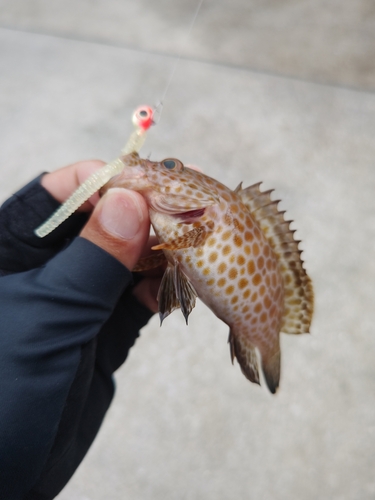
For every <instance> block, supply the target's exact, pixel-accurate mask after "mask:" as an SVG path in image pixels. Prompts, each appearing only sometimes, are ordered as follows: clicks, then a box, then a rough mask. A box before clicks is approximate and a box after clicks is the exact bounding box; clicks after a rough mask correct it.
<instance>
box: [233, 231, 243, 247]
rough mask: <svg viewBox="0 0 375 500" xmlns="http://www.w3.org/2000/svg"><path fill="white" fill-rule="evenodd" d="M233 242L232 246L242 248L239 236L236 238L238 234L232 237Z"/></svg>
mask: <svg viewBox="0 0 375 500" xmlns="http://www.w3.org/2000/svg"><path fill="white" fill-rule="evenodd" d="M233 241H234V244H235V245H236V246H238V247H241V246H242V238H241V236H238V234H235V235H234V238H233Z"/></svg>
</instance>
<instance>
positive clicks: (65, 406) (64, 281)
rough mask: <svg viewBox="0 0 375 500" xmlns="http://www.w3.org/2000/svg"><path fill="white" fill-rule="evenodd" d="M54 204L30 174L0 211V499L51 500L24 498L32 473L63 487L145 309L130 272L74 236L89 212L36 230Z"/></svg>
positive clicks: (90, 435) (108, 397)
mask: <svg viewBox="0 0 375 500" xmlns="http://www.w3.org/2000/svg"><path fill="white" fill-rule="evenodd" d="M56 205H57V202H55V200H53V198H52V197H50V196H49V195H48V193H47V192H46V191H45V190H44V189H43V188H41V186H40V185H39V183H38V182H37V181H34V182H33V183H31V184H30V185H28V186H27V187H26V188H24V189H23V190H21V191H20V192H18V193H17V194H16V195H14V196H13V197H12V198H11V199H10V200H9V201H8V202H6V203H5V204H4V205H3V207H2V209H1V210H0V268H1V269H2V270H3V276H2V277H1V278H0V314H1V316H0V497H1V498H7V499H13V498H14V499H18V498H20V499H24V498H52V497H53V495H52V494H51V496H48V495H46V496H45V497H44V496H43V495H42V494H41V495H39V496H38V495H36V496H33V494H30V496H26V493H27V492H29V491H30V490H31V489H32V488H33V487H34V486H35V485H38V480H39V484H41V485H42V486H41V489H43V488H44V487H45V486H44V485H45V484H47V486H46V488H47V489H48V487H50V490H51V491H52V490H53V489H54V488H55V490H54V491H55V493H57V492H58V491H59V490H60V489H61V488H62V487H63V486H64V484H65V483H66V482H67V480H68V479H69V477H70V476H71V475H72V473H73V472H74V470H75V468H76V467H77V465H78V464H79V462H80V460H81V459H82V457H83V456H84V454H85V453H86V451H87V449H88V447H89V446H90V444H91V442H92V440H93V438H94V436H95V434H96V432H97V429H98V427H99V426H100V423H101V421H102V419H103V416H104V414H105V411H106V410H107V408H108V405H109V402H110V400H111V398H112V394H113V386H112V383H111V375H112V373H113V371H114V370H115V369H117V368H118V366H120V364H121V363H122V362H123V361H124V359H125V358H126V356H127V352H128V349H129V347H130V346H131V345H132V344H133V343H134V340H135V338H136V336H137V334H138V329H139V328H140V327H141V326H143V325H144V324H146V323H147V321H148V319H149V317H150V316H151V313H150V311H148V310H147V309H145V308H144V307H143V306H141V305H140V304H139V303H138V302H137V301H136V300H135V299H134V298H133V297H132V296H131V294H130V292H129V289H127V287H128V286H129V284H130V283H131V281H132V275H131V273H130V272H129V271H128V270H127V269H126V268H125V267H124V266H123V265H122V264H121V263H120V262H118V261H117V260H116V259H114V258H113V257H112V256H110V255H109V254H108V253H106V252H105V251H104V250H102V249H100V248H99V247H97V246H96V245H94V244H92V243H90V242H89V241H87V240H85V239H83V238H79V237H78V238H74V235H75V234H76V233H77V232H78V231H79V229H80V227H81V226H82V224H83V223H84V221H85V216H79V215H78V216H75V217H74V216H73V218H72V220H70V221H67V222H66V223H65V224H64V225H63V226H61V228H59V231H58V232H56V233H55V234H54V233H52V234H51V235H50V237H49V238H48V237H47V238H46V239H43V240H40V239H38V238H37V237H36V236H35V235H34V233H33V229H35V227H37V226H38V225H39V224H40V223H41V222H43V221H44V219H45V218H46V217H47V216H48V215H50V213H51V211H52V210H54V209H55V208H56ZM51 209H52V210H51ZM46 212H48V213H46ZM62 248H63V249H62ZM122 322H124V323H125V324H124V325H123V326H122V327H121V328H120V324H121V323H122ZM124 330H129V331H130V333H129V334H127V335H126V334H125V332H124ZM90 364H91V365H92V366H86V365H90ZM82 374H85V376H84V377H83V376H82ZM82 379H84V383H83V382H82ZM64 457H65V458H64ZM66 457H68V458H69V461H68V462H69V463H67V460H66ZM50 470H52V471H53V474H55V476H56V477H53V474H52V476H51V474H50V473H49V472H48V471H50ZM51 477H52V482H51ZM51 488H52V489H51ZM56 488H57V489H56ZM55 493H54V494H55Z"/></svg>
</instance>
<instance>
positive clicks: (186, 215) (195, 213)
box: [173, 207, 206, 223]
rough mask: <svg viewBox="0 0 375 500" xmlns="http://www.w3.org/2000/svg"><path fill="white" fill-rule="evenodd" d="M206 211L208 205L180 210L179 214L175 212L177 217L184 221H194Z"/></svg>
mask: <svg viewBox="0 0 375 500" xmlns="http://www.w3.org/2000/svg"><path fill="white" fill-rule="evenodd" d="M205 211H206V207H203V208H196V209H195V210H189V211H188V212H179V213H177V214H173V215H174V216H175V217H176V218H178V219H180V220H181V221H182V222H185V223H187V222H194V221H195V220H196V219H199V218H200V217H202V215H204V212H205Z"/></svg>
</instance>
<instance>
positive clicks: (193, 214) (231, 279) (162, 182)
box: [101, 152, 314, 394]
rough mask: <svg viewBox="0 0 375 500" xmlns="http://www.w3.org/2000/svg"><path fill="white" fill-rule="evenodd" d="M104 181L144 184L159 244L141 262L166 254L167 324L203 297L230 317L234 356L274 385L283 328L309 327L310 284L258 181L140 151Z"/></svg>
mask: <svg viewBox="0 0 375 500" xmlns="http://www.w3.org/2000/svg"><path fill="white" fill-rule="evenodd" d="M121 160H122V162H123V163H124V165H125V167H124V169H123V171H122V172H121V173H120V174H119V175H117V176H115V177H113V178H112V179H111V180H110V181H109V182H108V183H107V184H106V185H105V186H104V188H102V190H101V193H102V194H103V193H104V192H105V191H107V190H108V189H111V188H113V187H123V188H126V189H132V190H135V191H138V192H139V193H140V194H141V195H142V196H143V197H144V199H145V201H146V203H147V205H148V209H149V215H150V221H151V224H152V227H153V228H154V231H155V234H156V236H157V238H158V241H159V243H158V244H157V245H155V246H154V247H153V250H154V252H155V253H154V254H153V255H151V256H149V257H145V258H143V259H141V260H140V261H139V262H138V264H137V266H136V268H135V269H134V271H142V270H146V269H149V268H152V267H155V266H157V265H160V264H161V263H162V262H166V263H167V264H166V270H165V273H164V275H163V278H162V281H161V284H160V289H159V292H158V297H157V298H158V307H159V314H160V319H161V323H162V322H163V321H164V319H165V318H166V317H167V316H168V315H169V314H170V313H171V312H172V311H174V310H175V309H181V311H182V313H183V315H184V317H185V319H186V323H187V322H188V317H189V314H190V313H191V311H192V309H193V308H194V306H195V303H196V298H197V297H199V298H200V299H201V300H202V302H203V303H204V304H206V305H207V306H208V307H209V308H210V309H211V310H212V311H213V313H214V314H215V315H216V316H217V317H218V318H220V319H221V320H222V321H223V322H224V323H226V324H227V325H228V326H229V338H228V342H229V347H230V356H231V360H232V363H233V362H234V359H237V361H238V363H239V365H240V367H241V370H242V372H243V374H244V375H245V377H246V378H247V379H248V380H250V381H251V382H253V383H256V384H260V375H259V360H260V366H261V368H262V372H263V375H264V379H265V381H266V384H267V386H268V388H269V390H270V392H271V393H273V394H274V393H275V392H276V390H277V389H278V387H279V381H280V364H281V356H280V332H284V333H289V334H302V333H309V330H310V324H311V320H312V315H313V308H314V293H313V286H312V282H311V280H310V278H309V276H308V275H307V273H306V270H305V269H304V266H303V261H302V259H301V253H302V251H301V250H299V243H300V242H299V241H296V240H295V238H294V232H295V231H293V230H291V229H290V224H291V222H292V221H288V220H285V217H284V213H285V212H283V211H279V210H278V204H279V201H280V200H272V199H271V193H272V192H273V190H269V191H261V190H260V185H261V182H259V183H257V184H253V185H251V186H249V187H247V188H243V187H242V183H240V184H239V185H238V186H237V188H236V189H234V190H231V189H230V188H228V187H226V186H225V185H224V184H222V183H220V182H219V181H217V180H215V179H213V178H212V177H209V176H208V175H205V174H204V173H202V172H199V171H197V170H195V169H192V168H189V167H187V166H185V165H184V164H183V163H182V162H181V161H180V160H178V159H176V158H167V159H164V160H162V161H160V162H157V161H151V160H149V159H142V158H140V157H139V155H138V153H136V152H133V153H131V154H128V155H126V156H123V157H122V158H121Z"/></svg>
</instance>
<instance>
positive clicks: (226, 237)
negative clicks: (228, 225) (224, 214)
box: [221, 231, 232, 241]
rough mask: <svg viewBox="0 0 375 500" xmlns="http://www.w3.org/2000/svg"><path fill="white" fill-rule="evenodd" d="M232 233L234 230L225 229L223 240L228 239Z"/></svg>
mask: <svg viewBox="0 0 375 500" xmlns="http://www.w3.org/2000/svg"><path fill="white" fill-rule="evenodd" d="M231 235H232V231H225V233H223V236H222V237H221V238H222V240H223V241H226V240H228V239H229V238H230V237H231Z"/></svg>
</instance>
